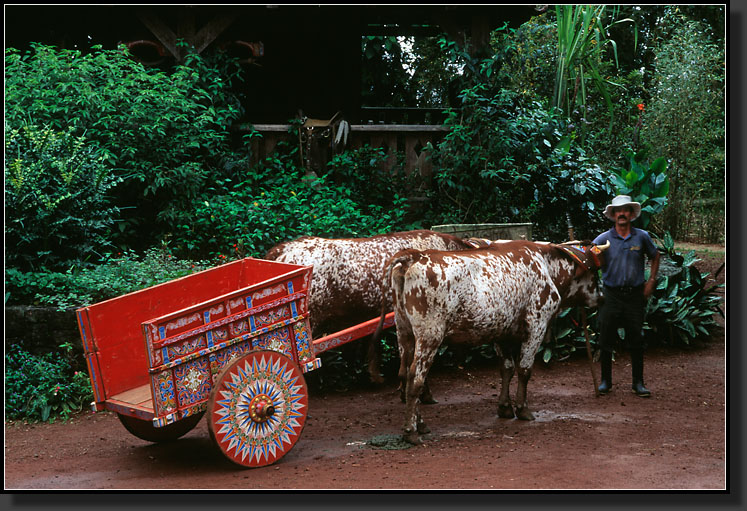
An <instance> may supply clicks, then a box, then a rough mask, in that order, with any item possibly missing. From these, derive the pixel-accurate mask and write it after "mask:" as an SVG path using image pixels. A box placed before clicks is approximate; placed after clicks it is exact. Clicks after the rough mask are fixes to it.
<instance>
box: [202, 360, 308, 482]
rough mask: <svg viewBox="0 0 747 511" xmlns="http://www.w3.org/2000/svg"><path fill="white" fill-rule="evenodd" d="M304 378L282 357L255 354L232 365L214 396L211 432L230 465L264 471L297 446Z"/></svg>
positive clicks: (303, 409) (302, 422)
mask: <svg viewBox="0 0 747 511" xmlns="http://www.w3.org/2000/svg"><path fill="white" fill-rule="evenodd" d="M307 409H308V390H307V388H306V381H305V380H304V377H303V373H302V372H301V370H300V369H299V368H298V366H297V365H296V364H295V363H294V362H293V361H292V360H291V359H289V358H288V357H286V356H285V355H283V354H282V353H278V352H275V351H253V352H251V353H249V354H247V355H245V356H244V357H242V358H239V359H237V360H235V361H234V362H232V363H230V364H228V365H227V366H226V367H225V368H224V369H223V370H222V371H221V372H220V374H219V375H218V378H217V379H216V381H215V383H214V384H213V389H212V391H211V394H210V402H209V408H208V410H209V417H208V429H209V430H210V436H211V437H212V439H213V441H214V442H215V443H216V444H217V445H218V448H219V449H220V450H221V452H223V454H224V455H225V456H226V457H227V458H228V459H229V460H231V461H232V462H234V463H236V464H238V465H241V466H244V467H252V468H253V467H262V466H265V465H269V464H271V463H274V462H275V461H277V460H278V459H280V458H282V457H283V456H284V455H285V454H286V453H287V452H288V451H290V450H291V448H292V447H293V446H294V445H295V443H296V441H298V438H299V437H300V436H301V431H302V430H303V427H304V425H305V423H306V413H307Z"/></svg>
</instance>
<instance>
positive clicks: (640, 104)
mask: <svg viewBox="0 0 747 511" xmlns="http://www.w3.org/2000/svg"><path fill="white" fill-rule="evenodd" d="M644 108H646V106H645V105H644V104H643V103H638V110H640V111H641V112H643V109H644Z"/></svg>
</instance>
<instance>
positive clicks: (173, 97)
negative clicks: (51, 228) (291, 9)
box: [5, 43, 241, 248]
mask: <svg viewBox="0 0 747 511" xmlns="http://www.w3.org/2000/svg"><path fill="white" fill-rule="evenodd" d="M5 55H6V68H5V76H6V81H5V107H6V108H5V115H6V132H7V130H8V129H9V128H10V129H18V128H19V127H20V126H22V125H24V124H32V125H39V126H48V127H49V128H50V129H52V130H54V131H68V129H69V130H70V134H72V135H76V136H78V137H83V139H84V140H85V141H86V146H87V147H90V148H91V149H90V151H92V152H93V153H94V154H93V155H92V156H93V157H92V159H93V160H94V161H97V162H102V163H103V164H105V165H106V166H107V167H108V168H112V169H114V172H115V175H116V176H117V177H118V178H123V179H124V180H125V181H124V183H122V184H121V185H120V186H119V187H118V194H117V200H116V202H115V205H116V206H118V207H120V208H123V219H122V221H121V222H120V223H119V224H118V227H119V230H118V231H117V232H118V233H119V236H118V237H117V239H116V241H117V243H118V244H119V245H120V246H134V247H140V248H145V247H147V246H149V245H150V244H152V243H154V242H155V241H156V240H157V239H158V238H159V237H160V236H159V234H160V233H159V232H158V230H159V228H160V229H163V228H165V226H168V225H169V224H170V223H171V222H172V221H173V218H174V215H175V214H176V212H177V211H178V210H179V209H183V208H184V207H186V206H187V205H188V204H189V203H190V202H191V201H192V200H193V199H194V198H195V197H197V196H198V195H199V193H200V192H201V191H203V190H204V189H205V187H206V186H207V185H208V184H209V183H211V182H212V181H213V180H214V179H215V178H216V177H234V176H227V175H226V174H228V173H229V172H228V171H227V169H226V158H225V157H224V155H225V154H227V153H229V152H230V151H229V149H230V148H229V145H228V144H229V142H230V138H229V131H228V129H229V127H230V124H231V122H232V121H233V120H235V119H237V118H238V117H239V115H240V112H241V107H240V105H239V104H238V102H237V101H236V99H235V98H234V97H233V96H232V95H231V94H230V92H229V86H230V82H231V80H232V79H234V78H235V77H236V76H237V73H236V71H237V70H238V65H236V64H232V63H231V62H229V63H223V64H219V63H214V62H209V61H207V60H206V59H204V58H202V57H200V56H197V55H190V56H189V57H188V58H187V60H186V62H185V64H184V65H179V66H176V68H175V69H174V70H173V72H172V73H170V74H166V73H164V72H159V71H157V70H154V69H146V68H144V67H143V66H142V64H140V63H138V62H136V61H135V60H134V59H132V58H131V57H130V56H129V55H128V52H127V50H126V48H124V47H120V48H119V49H116V50H104V49H102V48H101V47H94V48H93V50H92V52H91V53H88V54H83V53H81V52H80V51H77V50H57V49H55V48H53V47H51V46H45V45H42V44H37V43H32V50H31V51H29V52H27V53H26V54H23V55H21V54H20V53H19V52H18V51H17V50H15V49H12V48H9V49H7V50H6V53H5ZM228 159H230V158H228ZM124 208H127V209H124Z"/></svg>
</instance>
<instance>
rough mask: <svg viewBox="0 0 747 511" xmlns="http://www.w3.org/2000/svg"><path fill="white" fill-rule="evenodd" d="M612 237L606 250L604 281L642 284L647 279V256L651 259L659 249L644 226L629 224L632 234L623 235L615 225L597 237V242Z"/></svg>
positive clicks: (622, 284) (624, 284)
mask: <svg viewBox="0 0 747 511" xmlns="http://www.w3.org/2000/svg"><path fill="white" fill-rule="evenodd" d="M608 240H609V242H610V247H609V248H608V249H607V250H605V251H604V265H603V266H602V280H604V285H606V286H612V287H619V286H640V285H642V284H643V282H644V273H643V270H644V268H645V264H646V261H645V256H648V258H649V259H652V258H653V257H654V256H655V255H656V252H657V250H658V249H657V248H656V245H654V242H653V241H651V236H649V234H648V232H646V231H644V230H643V229H636V228H635V227H631V228H630V234H629V235H628V237H627V238H623V237H622V236H620V235H619V234H617V231H616V230H615V228H614V227H613V228H612V229H610V230H609V231H606V232H603V233H602V234H600V235H599V236H597V237H596V238H594V243H595V244H596V245H604V244H605V243H607V241H608Z"/></svg>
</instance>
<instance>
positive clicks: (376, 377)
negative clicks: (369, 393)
mask: <svg viewBox="0 0 747 511" xmlns="http://www.w3.org/2000/svg"><path fill="white" fill-rule="evenodd" d="M369 379H370V380H371V383H373V384H374V385H382V384H383V383H386V379H384V377H383V376H381V375H380V374H374V373H372V374H370V375H369Z"/></svg>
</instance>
